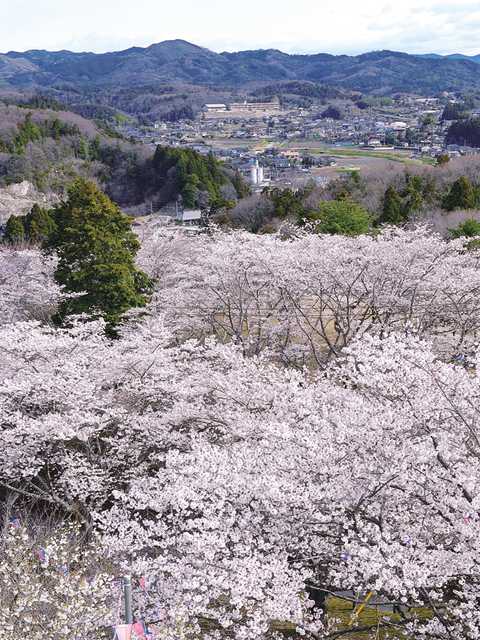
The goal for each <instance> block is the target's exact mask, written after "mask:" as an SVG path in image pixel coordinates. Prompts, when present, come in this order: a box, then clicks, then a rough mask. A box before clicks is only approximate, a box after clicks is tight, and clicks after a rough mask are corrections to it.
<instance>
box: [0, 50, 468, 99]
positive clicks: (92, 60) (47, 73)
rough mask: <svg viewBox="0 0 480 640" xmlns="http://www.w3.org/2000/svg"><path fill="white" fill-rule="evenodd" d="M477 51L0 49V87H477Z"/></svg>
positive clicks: (381, 90) (386, 90)
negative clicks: (310, 84) (278, 84)
mask: <svg viewBox="0 0 480 640" xmlns="http://www.w3.org/2000/svg"><path fill="white" fill-rule="evenodd" d="M478 62H480V56H476V57H475V59H474V58H467V57H463V56H455V55H454V56H448V57H443V56H435V55H432V56H429V55H427V56H417V55H409V54H406V53H399V52H394V51H375V52H371V53H365V54H362V55H359V56H346V55H340V56H334V55H330V54H326V53H319V54H313V55H289V54H286V53H282V52H281V51H278V50H275V49H266V50H258V51H240V52H237V53H215V52H213V51H210V50H208V49H205V48H203V47H199V46H196V45H194V44H191V43H189V42H186V41H184V40H171V41H166V42H161V43H159V44H153V45H151V46H150V47H146V48H141V47H132V48H130V49H126V50H125V51H118V52H111V53H102V54H95V53H73V52H71V51H56V52H49V51H38V50H32V51H26V52H23V53H19V52H16V51H10V52H9V53H6V54H3V55H0V88H1V87H3V88H9V89H20V90H25V89H35V88H42V89H48V88H57V89H61V90H78V91H85V90H87V89H88V90H99V89H103V90H106V89H109V88H115V89H119V88H120V89H121V88H132V87H139V86H153V85H160V84H165V83H169V84H174V85H178V84H181V83H183V84H189V85H197V86H203V87H216V88H218V87H222V88H239V87H245V86H252V85H259V84H261V83H272V82H288V81H310V82H315V83H321V84H328V85H332V86H337V87H340V88H344V89H351V90H358V91H363V92H367V93H368V92H370V93H383V94H388V93H392V92H396V91H406V92H418V93H431V92H438V91H442V90H452V91H455V90H464V89H471V88H480V68H479V66H478Z"/></svg>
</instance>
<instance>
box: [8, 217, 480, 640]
mask: <svg viewBox="0 0 480 640" xmlns="http://www.w3.org/2000/svg"><path fill="white" fill-rule="evenodd" d="M140 260H141V265H142V266H143V268H146V267H148V268H149V271H150V274H151V275H153V276H155V278H156V280H157V291H156V294H155V298H154V300H153V301H152V303H151V305H150V307H149V309H148V313H147V314H144V315H142V316H139V315H137V316H136V315H132V317H131V318H130V320H129V322H128V323H126V324H125V326H124V327H123V328H122V329H121V335H120V337H119V339H117V340H110V339H109V338H108V337H107V336H106V335H105V332H104V325H103V323H102V322H100V321H96V322H88V323H85V322H83V321H82V319H79V320H78V322H76V323H73V324H72V326H71V327H69V328H63V329H54V328H53V327H51V326H49V324H48V323H44V322H41V321H39V320H29V321H26V319H25V317H24V316H22V315H18V316H17V315H15V316H12V318H14V319H15V321H14V322H10V323H8V324H4V325H3V326H1V327H0V345H1V348H2V358H1V360H0V405H1V406H2V413H1V417H0V435H1V442H2V445H3V460H2V462H3V464H2V467H1V468H0V492H1V495H2V498H3V499H5V500H8V499H11V500H13V499H15V501H16V502H15V504H16V506H17V507H18V508H19V509H22V508H25V509H27V508H31V509H32V508H33V509H39V510H45V509H49V510H54V511H55V513H59V514H61V515H62V518H63V519H64V520H65V521H66V522H75V523H78V526H79V527H80V528H81V530H82V531H83V534H84V536H85V537H86V539H87V540H88V539H90V540H96V541H97V542H96V548H95V556H96V557H102V558H103V559H104V562H107V563H108V564H109V566H110V567H111V572H112V574H115V575H122V574H123V573H127V572H128V573H132V574H133V576H134V582H135V585H136V587H135V594H134V595H135V613H136V617H137V618H142V619H144V620H145V621H147V622H148V623H149V624H150V625H152V626H153V627H154V628H156V629H157V630H158V633H159V634H160V636H159V637H162V638H165V639H166V640H170V638H171V639H172V640H173V638H178V637H185V638H198V637H204V638H212V639H213V638H219V637H221V636H222V635H223V634H228V635H230V636H232V637H236V638H245V639H249V640H250V639H252V640H253V639H254V638H255V639H258V638H262V637H265V635H266V634H267V633H270V632H271V631H272V630H273V629H275V628H278V624H279V623H286V622H288V623H289V624H291V625H293V627H296V628H297V630H298V633H299V634H301V635H303V636H305V637H307V638H311V640H321V639H322V640H326V639H330V638H332V639H333V638H336V637H339V634H341V635H342V636H345V637H348V635H349V634H351V635H352V637H354V634H355V633H357V632H358V631H359V629H360V630H362V629H363V630H364V631H365V632H368V631H370V630H372V632H373V630H374V629H373V627H375V629H382V630H386V631H387V632H389V631H391V632H394V631H396V630H401V631H402V633H404V634H406V637H407V638H412V639H415V640H418V639H419V638H423V637H425V638H429V639H433V640H447V639H448V640H452V639H453V638H455V639H456V638H465V639H466V640H477V639H478V637H479V634H480V614H479V610H480V609H479V606H478V604H479V603H478V592H479V588H480V584H479V575H480V572H479V567H480V538H479V535H478V531H479V529H478V527H479V525H480V516H479V513H480V509H479V507H480V490H479V489H480V487H479V479H480V469H479V464H480V444H479V443H480V433H479V429H478V424H479V416H478V407H480V380H479V373H478V371H479V369H478V356H477V355H476V351H477V349H476V345H475V339H476V332H477V330H478V327H477V322H478V309H477V304H478V295H477V294H478V285H479V277H478V271H477V267H478V264H477V263H478V254H477V253H475V252H474V251H472V252H469V251H466V250H465V248H464V245H463V243H462V241H461V240H459V241H455V242H449V243H447V242H444V241H442V240H441V239H440V238H437V237H435V236H431V235H429V234H428V233H427V231H426V230H424V229H420V230H417V231H413V232H405V231H398V232H392V231H387V232H385V233H384V234H382V235H380V236H378V237H375V238H370V237H363V238H362V237H359V238H355V239H345V238H335V237H316V236H312V235H308V234H304V233H301V234H299V235H298V236H296V235H293V236H290V237H289V238H285V237H284V236H281V235H280V236H275V237H265V238H263V237H262V238H252V237H251V236H249V235H248V234H244V233H240V234H237V233H234V234H231V235H226V236H225V235H217V234H214V235H213V236H210V237H207V236H204V237H202V236H200V237H193V238H189V237H185V236H183V235H180V234H176V233H174V234H171V233H170V232H168V233H163V232H159V234H158V235H157V237H156V238H151V239H148V240H147V239H146V240H145V241H144V244H143V249H142V254H141V255H140ZM5 299H6V298H5ZM12 301H13V302H12ZM4 304H5V305H10V308H12V307H14V308H16V307H17V305H18V302H17V298H15V297H12V298H9V299H8V300H7V302H5V303H4ZM16 313H17V312H16ZM452 356H455V357H454V358H452ZM303 362H306V363H308V364H309V365H313V364H318V365H319V366H317V367H312V366H309V367H308V368H301V367H300V366H299V365H301V364H302V363H303ZM292 363H293V364H294V365H295V366H293V367H292V366H281V365H288V364H292ZM8 535H10V534H8ZM15 535H19V534H15ZM7 540H8V538H7ZM20 542H21V541H20ZM20 542H18V544H20ZM16 544H17V543H15V544H14V542H12V545H13V547H12V548H13V549H15V548H16V546H15V545H16ZM59 544H60V543H59ZM7 546H8V545H7ZM15 553H16V552H15ZM13 557H15V556H14V555H13V556H10V560H8V562H10V564H11V563H12V562H13V560H12V559H11V558H13ZM8 562H7V566H10V565H8ZM1 566H2V565H1V564H0V576H1V575H3V574H2V573H1ZM5 575H6V573H5ZM95 575H97V574H95ZM102 575H103V574H102V568H101V567H99V569H98V580H99V584H101V585H104V583H103V582H102V580H103V578H102ZM73 584H74V583H73ZM105 584H106V582H105ZM2 585H4V586H3V588H4V589H5V597H6V598H9V599H10V600H9V601H11V602H14V601H15V598H16V595H15V594H16V593H17V592H15V591H14V589H15V587H14V586H12V585H11V584H10V583H9V582H8V580H7V579H5V581H4V582H2ZM67 588H70V587H65V589H67ZM102 588H103V586H102ZM339 591H341V592H345V591H348V592H349V593H350V594H351V598H352V599H353V600H358V601H362V600H365V597H366V594H367V593H370V592H372V593H373V601H375V602H381V603H382V606H383V607H384V608H390V609H393V612H392V611H391V612H390V613H389V612H388V611H385V612H384V614H381V615H380V616H379V618H378V620H376V621H375V625H372V629H370V628H369V627H368V625H365V624H363V623H361V622H360V621H358V620H357V621H356V620H355V618H353V619H352V625H351V626H350V627H349V628H348V629H345V628H342V626H341V625H340V623H338V622H336V621H335V620H333V619H332V618H331V616H329V615H326V614H325V612H323V611H322V610H321V609H318V608H316V607H314V606H313V605H314V602H313V599H312V595H313V594H314V593H315V592H318V593H319V594H328V593H337V592H339ZM52 593H53V592H52ZM102 593H103V591H102V589H100V590H99V594H100V596H99V599H98V609H97V605H96V604H95V606H93V605H92V611H93V613H95V612H96V611H97V610H102V606H104V604H102V603H104V600H102V598H103V596H102ZM56 597H57V596H56ZM72 606H73V605H72ZM75 606H76V605H75ZM74 610H75V609H74V608H73V609H72V611H74ZM72 615H73V614H72ZM75 615H77V614H75ZM95 615H96V614H95ZM80 617H81V616H80ZM54 618H55V619H57V621H60V617H58V616H54ZM72 619H74V616H73V617H72ZM75 619H78V617H77V618H75ZM55 624H56V623H55ZM364 627H366V628H364ZM58 637H59V639H61V638H62V637H63V636H61V635H59V636H58ZM8 640H10V638H8ZM12 640H17V637H16V636H12Z"/></svg>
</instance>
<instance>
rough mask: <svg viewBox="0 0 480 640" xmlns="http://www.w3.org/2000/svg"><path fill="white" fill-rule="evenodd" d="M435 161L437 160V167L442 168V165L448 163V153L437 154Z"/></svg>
mask: <svg viewBox="0 0 480 640" xmlns="http://www.w3.org/2000/svg"><path fill="white" fill-rule="evenodd" d="M436 160H437V166H438V167H443V166H444V165H446V164H448V163H449V162H450V156H449V155H448V153H439V154H438V156H437V158H436Z"/></svg>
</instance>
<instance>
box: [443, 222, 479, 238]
mask: <svg viewBox="0 0 480 640" xmlns="http://www.w3.org/2000/svg"><path fill="white" fill-rule="evenodd" d="M449 231H450V235H451V237H452V238H464V237H465V238H475V237H477V236H480V222H479V221H478V220H475V219H474V218H468V220H465V221H464V222H462V223H461V224H459V225H458V227H456V228H455V229H449Z"/></svg>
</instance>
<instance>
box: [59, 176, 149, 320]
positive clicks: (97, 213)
mask: <svg viewBox="0 0 480 640" xmlns="http://www.w3.org/2000/svg"><path fill="white" fill-rule="evenodd" d="M54 220H55V223H56V225H57V226H56V230H55V231H54V232H53V233H52V235H51V236H50V239H49V243H48V246H49V247H50V249H52V250H55V251H56V253H57V256H58V267H57V269H56V271H55V279H56V281H57V282H58V283H59V284H60V285H62V286H63V287H64V290H65V291H66V292H69V293H75V294H78V295H77V296H76V297H73V298H71V299H68V300H67V301H65V302H64V303H63V304H62V305H61V308H60V310H59V314H58V318H59V320H63V319H64V318H65V317H66V316H68V315H71V314H81V313H85V314H88V315H90V316H93V317H97V316H102V317H103V318H105V320H106V321H107V323H108V328H109V330H110V331H112V332H113V331H114V327H115V325H117V324H118V323H119V322H120V321H121V318H122V316H123V314H124V313H125V312H126V311H127V310H128V309H130V308H132V307H142V306H144V305H145V304H146V302H147V300H148V294H149V292H150V290H151V285H152V283H151V281H150V279H149V278H148V276H147V275H146V274H145V273H143V272H142V271H140V270H139V269H137V267H136V266H135V254H136V253H137V251H138V249H139V242H138V240H137V238H136V236H135V234H134V233H133V232H132V230H131V227H130V222H131V221H130V219H129V218H128V217H127V216H125V215H124V214H123V213H122V212H121V211H120V209H119V208H118V207H117V206H116V205H115V204H114V203H113V202H112V201H111V200H110V199H109V198H108V196H106V195H105V194H104V193H103V192H102V191H100V189H99V188H98V187H97V186H96V185H95V184H94V183H92V182H88V181H86V180H84V179H78V180H76V181H75V182H74V183H73V185H72V186H71V187H70V189H69V191H68V199H67V201H66V202H64V203H62V204H61V205H60V206H58V207H57V208H56V209H55V210H54Z"/></svg>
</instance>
